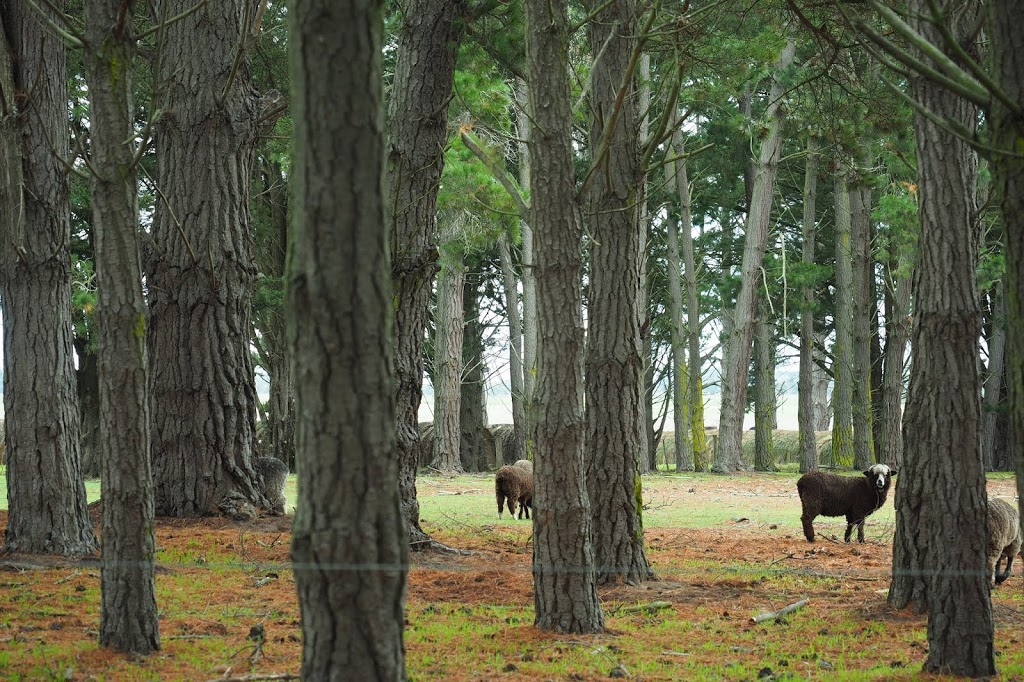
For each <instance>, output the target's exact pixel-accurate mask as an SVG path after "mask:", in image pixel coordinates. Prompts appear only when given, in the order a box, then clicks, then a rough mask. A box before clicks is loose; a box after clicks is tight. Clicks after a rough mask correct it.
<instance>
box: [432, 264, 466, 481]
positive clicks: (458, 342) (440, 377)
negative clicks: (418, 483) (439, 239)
mask: <svg viewBox="0 0 1024 682" xmlns="http://www.w3.org/2000/svg"><path fill="white" fill-rule="evenodd" d="M465 281H466V268H465V266H464V265H463V256H462V248H461V247H460V246H459V245H457V244H446V245H443V246H441V271H440V273H439V274H438V277H437V310H436V312H435V316H434V323H435V325H436V327H437V333H436V334H435V335H434V341H435V343H434V456H433V458H432V459H431V462H430V468H431V469H437V470H438V471H443V472H449V473H461V472H462V470H463V469H462V460H461V457H460V443H461V439H462V429H461V427H460V425H459V417H460V416H461V411H462V409H461V408H462V405H461V403H462V329H463V319H462V295H463V285H464V284H465Z"/></svg>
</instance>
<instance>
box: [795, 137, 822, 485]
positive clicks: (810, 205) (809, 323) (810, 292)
mask: <svg viewBox="0 0 1024 682" xmlns="http://www.w3.org/2000/svg"><path fill="white" fill-rule="evenodd" d="M818 146H819V145H818V140H817V139H816V138H815V137H814V136H813V135H812V136H810V137H808V138H807V159H806V161H805V162H804V211H803V252H802V258H801V262H802V264H803V266H804V267H805V268H808V269H810V267H811V266H813V265H814V264H815V262H816V260H817V259H816V256H815V247H816V242H817V232H818V230H817V215H816V213H815V211H816V208H817V199H818V160H819V159H820V158H821V154H820V153H819V152H818ZM801 298H802V301H801V302H800V370H799V371H800V376H799V379H798V388H797V400H798V403H797V421H798V422H799V425H800V472H801V473H806V472H808V471H814V470H815V469H817V468H818V444H817V439H816V438H815V433H814V429H815V424H814V344H815V337H814V283H813V282H805V283H804V284H803V286H802V287H801Z"/></svg>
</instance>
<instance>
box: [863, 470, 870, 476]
mask: <svg viewBox="0 0 1024 682" xmlns="http://www.w3.org/2000/svg"><path fill="white" fill-rule="evenodd" d="M864 475H865V476H871V475H872V472H871V469H866V470H865V471H864Z"/></svg>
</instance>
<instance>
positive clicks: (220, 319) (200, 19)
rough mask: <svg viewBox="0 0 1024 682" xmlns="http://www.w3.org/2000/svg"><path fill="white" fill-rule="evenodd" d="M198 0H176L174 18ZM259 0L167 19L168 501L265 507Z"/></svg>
mask: <svg viewBox="0 0 1024 682" xmlns="http://www.w3.org/2000/svg"><path fill="white" fill-rule="evenodd" d="M194 5H195V2H194V0H165V2H163V3H162V5H161V11H162V16H163V17H164V18H169V17H172V16H177V15H179V14H182V13H184V12H186V11H187V10H189V9H191V8H192V7H193V6H194ZM258 32H259V19H258V15H257V14H256V13H255V12H254V3H252V2H248V1H247V0H224V1H222V2H217V3H214V4H210V5H207V6H205V7H204V8H203V9H202V10H201V11H199V12H194V13H192V14H190V15H189V16H187V17H185V18H183V19H179V20H177V21H174V22H171V23H170V24H169V25H168V26H166V27H165V28H164V29H163V30H162V33H163V36H162V42H161V47H160V50H161V53H160V60H159V64H160V73H159V74H157V77H158V79H159V80H158V85H157V88H158V95H157V104H158V105H159V106H161V107H163V114H162V115H161V116H160V118H159V120H158V121H157V123H156V140H157V179H158V186H159V195H160V200H159V201H158V202H157V205H156V214H155V218H154V221H153V233H152V238H153V248H152V249H151V250H149V252H148V262H147V264H146V282H147V289H148V292H149V305H150V311H151V312H150V318H151V321H150V327H149V335H148V338H147V346H148V351H149V356H150V359H151V367H152V371H151V372H150V399H151V401H152V412H151V416H152V419H153V428H152V433H151V437H152V451H153V475H154V479H155V482H156V508H157V513H159V514H161V515H165V516H205V515H216V514H226V515H229V516H235V517H239V518H251V517H253V516H254V515H255V510H254V509H253V505H257V506H262V507H266V506H268V503H267V501H266V500H265V499H264V498H263V495H262V493H260V492H259V486H258V484H257V481H256V475H255V472H254V470H253V466H252V460H253V449H254V443H255V431H256V401H257V400H258V398H257V396H256V380H255V373H254V371H253V364H252V355H251V349H250V345H251V336H252V323H251V313H250V308H251V300H252V291H253V286H254V283H255V279H256V266H255V263H254V261H253V237H252V225H251V220H250V217H249V185H250V183H251V182H252V169H253V160H254V154H255V149H256V143H257V141H258V126H257V124H258V121H259V118H260V116H261V115H262V114H263V113H264V112H263V111H262V109H261V100H260V97H259V96H258V95H257V93H256V92H255V91H254V89H253V88H252V85H251V81H250V78H249V74H248V68H247V66H246V60H245V58H244V54H242V53H241V52H240V50H242V45H243V43H247V42H249V41H251V40H253V39H254V37H255V35H256V34H257V33H258Z"/></svg>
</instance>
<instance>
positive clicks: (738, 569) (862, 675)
mask: <svg viewBox="0 0 1024 682" xmlns="http://www.w3.org/2000/svg"><path fill="white" fill-rule="evenodd" d="M795 480H796V474H794V473H791V472H786V473H779V474H741V475H736V476H714V475H701V474H697V475H695V474H689V475H676V474H655V475H651V476H647V477H645V481H644V485H645V490H644V494H645V511H644V520H645V524H646V527H647V531H646V547H647V553H648V557H649V559H650V561H651V562H652V565H653V566H654V569H655V571H656V572H657V574H658V577H659V580H657V581H654V582H650V583H646V584H644V585H640V586H636V587H632V586H609V587H602V588H601V589H600V597H601V600H602V605H603V609H604V612H605V616H606V621H607V627H608V629H607V631H606V632H605V633H604V634H601V635H588V636H567V635H557V634H553V633H549V632H543V631H540V630H538V629H536V628H535V627H533V625H532V624H533V619H534V614H533V580H532V573H531V569H530V559H531V553H532V546H531V526H530V524H529V523H528V522H526V521H518V520H511V519H509V518H508V516H507V514H506V515H505V518H504V519H503V520H501V521H498V519H497V508H496V505H495V501H494V494H493V477H492V476H491V475H467V476H458V477H451V478H448V477H437V476H427V477H422V478H421V479H420V480H419V484H418V487H419V497H420V501H421V505H422V522H423V526H424V528H425V529H426V530H427V531H428V532H430V533H431V534H432V535H433V536H434V537H435V538H437V539H439V540H441V541H442V542H445V543H447V544H449V545H452V546H455V547H459V548H463V549H468V550H472V552H473V553H472V554H469V555H460V556H455V555H450V554H436V553H430V554H423V553H417V554H414V555H413V562H412V565H411V567H410V571H409V590H408V600H407V627H406V638H405V645H406V655H407V667H408V671H409V678H410V679H412V680H452V681H455V682H459V681H463V680H604V679H613V678H616V677H623V676H625V677H627V678H628V679H634V680H691V679H692V680H753V679H757V678H758V677H762V678H769V677H770V678H772V679H822V680H914V679H920V678H921V675H920V669H921V665H922V663H923V661H924V659H925V656H926V651H927V640H926V631H925V628H926V621H925V618H924V617H923V616H919V615H915V614H912V613H907V612H898V611H893V610H892V609H890V608H889V607H888V606H887V605H886V602H885V591H886V588H887V587H888V582H889V572H890V570H891V561H892V554H891V539H892V529H893V523H892V502H891V501H890V502H888V503H887V504H886V506H885V507H884V508H883V509H881V510H879V511H878V512H876V513H875V514H874V515H873V516H871V517H870V518H869V519H868V523H867V528H866V530H867V539H868V541H867V542H866V543H864V544H852V545H846V544H843V543H842V542H841V537H842V532H843V530H844V528H845V523H844V522H843V521H842V519H829V520H819V523H816V524H815V525H816V528H817V529H818V531H819V533H820V534H821V535H822V540H821V541H819V542H817V543H815V544H813V545H811V544H809V543H807V542H806V541H805V540H804V539H803V536H802V534H801V531H800V525H799V515H800V510H799V500H798V499H797V497H796V488H795ZM1013 486H1014V481H1013V479H1012V478H1008V477H1006V476H994V477H992V479H991V480H990V482H989V492H990V494H993V495H998V496H1002V497H1007V498H1010V499H1012V498H1013V496H1014V490H1013ZM97 493H98V491H97V490H96V489H95V488H92V487H91V486H90V498H91V499H92V498H94V497H95V495H96V494H97ZM289 495H290V497H289V506H288V510H289V512H291V511H292V505H293V503H294V481H291V482H290V484H289ZM5 523H6V517H5V515H4V514H3V513H0V527H2V526H3V525H4V524H5ZM288 524H289V519H288V518H287V517H286V518H283V519H274V518H268V519H261V520H260V521H259V522H256V523H253V524H236V523H232V522H228V521H225V520H222V519H204V520H199V521H183V520H172V519H161V520H159V521H158V524H157V539H158V556H157V560H158V563H159V570H158V573H157V599H158V605H159V608H160V628H161V638H162V647H163V648H162V650H161V651H160V652H158V653H157V654H154V655H152V656H149V657H147V658H144V659H135V658H133V657H129V656H123V655H120V654H115V653H111V652H107V651H103V650H100V649H99V648H98V646H97V632H96V630H97V627H98V623H99V611H98V610H99V570H98V567H97V565H96V563H95V562H94V561H91V562H90V561H87V562H53V561H47V560H45V559H43V558H40V557H0V562H3V563H0V568H2V569H3V570H0V679H4V680H50V679H74V680H190V681H191V680H213V679H222V678H224V677H225V676H228V677H230V676H243V675H269V674H274V673H297V672H298V669H299V657H300V653H301V630H300V627H299V614H298V605H297V602H296V597H295V586H294V581H293V577H292V574H291V571H290V570H289V568H288V565H287V561H288V541H289V533H288V528H289V525H288ZM837 537H838V538H839V539H840V541H836V538H837ZM1022 583H1024V581H1022V579H1021V575H1020V572H1019V571H1017V572H1015V574H1014V575H1013V577H1012V578H1010V580H1009V581H1007V582H1006V583H1004V584H1003V585H1001V586H999V587H998V588H996V590H995V591H994V593H993V614H994V619H995V624H996V649H997V663H998V666H999V668H1000V671H1001V675H1000V679H1003V680H1020V679H1024V644H1022V642H1024V628H1022V627H1021V626H1022V625H1024V590H1022ZM803 599H807V600H808V602H807V604H806V605H805V606H803V607H802V608H800V609H798V610H796V611H795V612H793V613H792V614H790V615H788V616H786V617H784V618H783V619H782V620H780V621H768V622H765V623H761V624H756V625H755V624H753V623H752V622H751V618H752V617H754V616H755V615H757V614H759V613H761V612H764V611H770V610H776V609H779V608H781V607H783V606H786V605H788V604H793V603H796V602H798V601H800V600H803ZM256 624H262V625H263V626H264V628H265V630H266V641H265V643H264V644H263V645H262V647H261V648H259V649H258V650H257V648H256V647H254V646H253V644H252V642H251V641H250V640H249V639H247V636H248V634H249V629H250V627H252V626H253V625H256ZM933 679H940V678H933Z"/></svg>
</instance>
